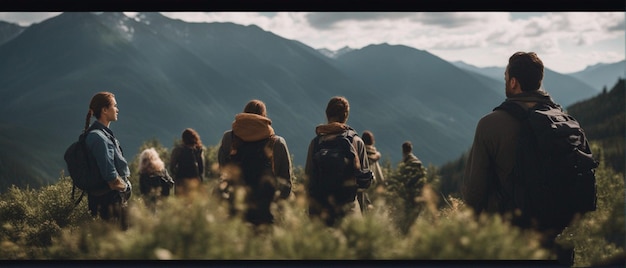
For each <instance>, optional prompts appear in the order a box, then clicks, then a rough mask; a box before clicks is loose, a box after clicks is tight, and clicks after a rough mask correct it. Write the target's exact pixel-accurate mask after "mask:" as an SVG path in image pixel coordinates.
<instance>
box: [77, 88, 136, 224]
mask: <svg viewBox="0 0 626 268" xmlns="http://www.w3.org/2000/svg"><path fill="white" fill-rule="evenodd" d="M118 113H119V109H118V108H117V101H116V99H115V95H113V93H110V92H99V93H97V94H96V95H94V96H93V97H92V98H91V102H90V104H89V112H88V113H87V119H86V122H85V131H87V130H89V133H88V134H87V137H86V138H85V143H86V146H87V149H88V151H89V152H90V153H91V154H92V155H93V157H94V158H95V159H96V163H97V166H98V169H99V171H100V175H101V178H102V179H103V180H104V181H106V182H107V184H108V188H103V189H101V190H99V191H94V192H89V193H88V195H87V200H88V207H89V210H90V212H91V215H92V216H100V218H102V219H103V220H111V221H118V222H119V223H120V225H121V227H122V229H124V230H125V229H127V228H128V217H127V216H128V211H127V202H128V199H129V198H130V194H131V187H132V186H131V184H130V181H129V178H130V170H129V169H128V162H127V161H126V158H124V155H123V153H122V148H121V146H120V143H119V141H118V140H117V139H116V138H115V136H114V135H113V131H111V129H110V128H109V125H110V124H111V122H113V121H117V119H118ZM92 116H93V117H95V118H96V119H97V120H96V121H94V122H93V124H92V125H91V126H89V123H90V119H91V117H92Z"/></svg>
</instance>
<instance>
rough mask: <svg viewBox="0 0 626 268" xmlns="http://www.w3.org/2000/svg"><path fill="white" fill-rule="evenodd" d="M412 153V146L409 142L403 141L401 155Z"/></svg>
mask: <svg viewBox="0 0 626 268" xmlns="http://www.w3.org/2000/svg"><path fill="white" fill-rule="evenodd" d="M412 151H413V144H412V143H411V142H410V141H405V142H404V143H402V152H403V153H410V152H412Z"/></svg>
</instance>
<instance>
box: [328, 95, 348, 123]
mask: <svg viewBox="0 0 626 268" xmlns="http://www.w3.org/2000/svg"><path fill="white" fill-rule="evenodd" d="M349 114H350V103H348V100H347V99H346V98H344V97H340V96H336V97H333V98H331V99H330V101H328V105H327V106H326V119H327V120H328V121H329V122H339V123H345V122H346V121H348V115H349Z"/></svg>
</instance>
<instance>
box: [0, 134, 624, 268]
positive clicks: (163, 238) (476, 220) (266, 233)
mask: <svg viewBox="0 0 626 268" xmlns="http://www.w3.org/2000/svg"><path fill="white" fill-rule="evenodd" d="M146 147H156V148H157V150H158V151H159V152H160V154H161V157H162V158H163V159H164V160H165V161H166V162H167V159H169V156H168V150H167V149H166V148H163V146H162V145H160V144H159V143H158V142H157V141H148V142H146V143H145V144H144V146H143V147H142V148H140V150H139V151H141V150H142V149H144V148H146ZM215 150H216V148H215V147H210V148H207V150H206V154H207V166H209V167H213V170H207V174H206V175H207V177H206V179H205V181H204V183H203V184H202V185H201V187H200V188H199V189H197V191H196V192H195V193H194V194H193V195H191V196H189V197H174V196H172V197H169V198H166V199H164V200H163V201H162V202H160V203H158V206H157V210H156V212H155V213H153V212H152V211H151V210H149V209H147V208H146V206H145V204H144V201H143V199H142V198H141V196H140V194H139V191H138V189H139V184H138V181H137V180H138V175H136V174H137V173H136V172H137V170H136V163H135V162H133V164H132V165H131V171H132V172H133V174H135V175H134V176H133V183H134V184H133V185H134V187H133V188H134V189H133V196H132V198H131V201H130V215H131V227H130V228H129V229H128V230H127V231H120V230H119V229H118V228H117V226H116V225H112V224H109V223H106V222H102V221H100V220H98V219H93V218H92V217H91V216H90V215H89V213H88V210H87V200H86V198H84V199H83V201H82V202H81V203H80V204H79V205H78V206H77V207H74V204H73V201H72V199H71V194H70V193H71V188H72V187H71V180H70V178H69V177H67V176H64V174H61V176H60V180H59V181H58V183H56V184H54V185H50V186H46V187H42V188H41V189H37V190H34V189H30V188H25V189H20V188H17V187H11V188H10V189H9V190H8V191H7V192H6V193H4V194H2V195H0V247H1V248H2V250H1V251H0V259H5V260H7V259H9V260H15V259H17V260H20V259H40V260H51V259H160V260H169V259H174V260H178V259H194V260H198V259H219V260H223V259H227V260H230V259H238V260H240V259H272V260H275V259H278V260H300V259H350V260H356V259H403V260H406V259H417V260H546V259H553V258H554V257H553V256H550V254H549V252H547V251H545V250H544V249H542V248H540V247H539V240H538V237H537V235H536V234H535V233H532V232H529V231H521V230H520V229H518V228H516V227H512V226H510V225H509V224H508V223H507V222H506V221H503V220H502V219H501V218H500V217H499V216H488V215H480V216H479V217H475V216H474V215H473V213H472V211H471V210H470V209H468V208H467V207H465V205H464V204H463V202H462V200H460V199H458V198H455V197H454V195H448V196H444V195H443V194H442V192H441V190H440V189H439V188H440V185H441V183H440V181H445V178H440V175H439V174H438V173H439V172H438V171H437V170H436V167H433V166H429V167H428V168H427V172H426V177H424V178H423V179H421V180H420V182H419V185H420V186H422V187H421V188H413V189H407V188H406V187H405V186H406V183H405V182H406V181H407V177H406V176H407V175H406V174H407V173H406V172H405V170H406V167H403V166H402V165H401V164H400V165H398V166H397V167H391V165H390V164H389V163H388V162H387V163H386V164H384V165H383V166H384V170H385V175H386V178H387V180H388V181H389V183H388V185H387V186H383V185H373V186H372V187H371V188H370V189H369V190H368V192H369V194H370V198H372V199H373V201H374V209H373V210H371V211H369V212H368V213H367V214H365V215H364V216H363V217H349V218H346V219H345V220H343V221H342V222H341V223H340V224H339V225H338V226H336V227H335V228H329V227H326V226H324V225H323V224H321V223H320V222H317V221H312V220H310V219H309V218H308V216H307V213H306V207H307V203H306V200H305V198H304V188H303V184H304V177H303V172H302V168H301V167H298V168H296V170H295V171H294V173H295V174H294V175H295V178H294V194H293V195H292V196H291V197H290V198H289V199H288V200H285V201H281V202H279V203H278V204H277V205H276V206H274V207H273V212H274V213H275V215H276V222H275V224H274V225H272V226H270V227H267V228H258V229H257V228H252V227H251V226H250V225H248V224H246V223H244V222H242V221H241V220H240V219H239V218H229V217H228V216H227V215H228V213H227V208H226V207H224V206H222V205H221V204H220V202H219V200H217V199H215V198H214V197H213V195H211V194H210V193H211V192H212V191H213V189H214V187H216V181H217V179H216V176H217V175H216V174H217V173H216V170H215V163H216V160H215V156H214V155H215ZM594 153H595V154H596V155H597V156H600V160H601V166H600V168H599V169H598V170H597V185H598V209H597V211H594V212H591V213H587V214H585V215H584V216H583V217H582V218H580V219H578V220H576V221H574V222H573V223H572V224H571V225H570V226H569V227H568V228H567V229H566V230H565V231H564V232H563V233H562V235H561V238H560V239H559V243H570V244H573V245H574V246H575V252H576V257H575V266H590V265H596V264H603V263H615V262H616V261H617V262H619V260H621V261H622V263H623V258H624V238H625V236H626V235H625V230H624V228H625V223H624V212H625V207H624V196H625V195H624V175H623V173H617V172H615V171H614V170H613V169H612V168H610V167H608V166H606V165H605V164H604V160H602V152H601V150H600V149H599V148H594ZM135 161H137V160H135ZM409 173H410V172H409Z"/></svg>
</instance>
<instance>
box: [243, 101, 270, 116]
mask: <svg viewBox="0 0 626 268" xmlns="http://www.w3.org/2000/svg"><path fill="white" fill-rule="evenodd" d="M243 112H244V113H250V114H258V115H261V116H266V117H267V109H266V108H265V103H263V102H262V101H260V100H251V101H249V102H248V104H246V107H244V108H243Z"/></svg>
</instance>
